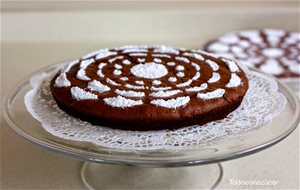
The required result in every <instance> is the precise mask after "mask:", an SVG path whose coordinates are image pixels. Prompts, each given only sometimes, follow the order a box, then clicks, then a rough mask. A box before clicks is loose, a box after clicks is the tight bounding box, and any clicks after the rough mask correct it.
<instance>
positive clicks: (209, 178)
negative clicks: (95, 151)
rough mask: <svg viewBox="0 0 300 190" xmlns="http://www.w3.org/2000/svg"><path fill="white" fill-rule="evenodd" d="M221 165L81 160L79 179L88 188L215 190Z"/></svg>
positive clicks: (220, 177) (218, 181)
mask: <svg viewBox="0 0 300 190" xmlns="http://www.w3.org/2000/svg"><path fill="white" fill-rule="evenodd" d="M222 176H223V169H222V166H221V164H219V163H217V164H208V165H199V166H192V167H177V168H142V167H132V166H119V165H107V164H98V163H92V162H84V163H83V165H82V168H81V180H82V182H83V184H84V186H85V187H86V188H87V189H102V190H104V189H215V188H216V187H217V186H218V184H219V183H220V181H221V179H222Z"/></svg>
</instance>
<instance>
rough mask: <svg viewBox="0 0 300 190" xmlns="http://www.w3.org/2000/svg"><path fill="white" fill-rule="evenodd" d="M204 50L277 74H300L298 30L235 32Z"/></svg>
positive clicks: (285, 76) (283, 76)
mask: <svg viewBox="0 0 300 190" xmlns="http://www.w3.org/2000/svg"><path fill="white" fill-rule="evenodd" d="M204 49H205V50H206V51H209V52H212V53H215V54H217V55H219V56H222V57H226V58H228V59H235V60H237V61H238V62H240V63H243V64H246V65H248V66H253V67H256V68H259V69H261V70H262V71H264V72H266V73H269V74H272V75H274V76H276V77H280V78H299V77H300V60H299V59H300V33H299V32H287V31H284V30H278V29H264V30H252V31H240V32H234V33H229V34H226V35H225V36H223V37H220V38H219V39H217V40H214V41H212V42H210V43H208V44H206V45H205V47H204Z"/></svg>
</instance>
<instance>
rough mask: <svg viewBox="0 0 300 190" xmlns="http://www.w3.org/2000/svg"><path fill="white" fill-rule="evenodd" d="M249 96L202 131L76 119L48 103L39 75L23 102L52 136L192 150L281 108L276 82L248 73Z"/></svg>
mask: <svg viewBox="0 0 300 190" xmlns="http://www.w3.org/2000/svg"><path fill="white" fill-rule="evenodd" d="M247 75H248V78H249V90H248V92H247V94H246V96H245V97H244V100H243V102H242V104H241V106H240V107H239V108H238V109H237V110H235V111H234V112H232V113H230V114H229V115H228V116H227V117H226V118H225V119H222V120H219V121H214V122H210V123H207V124H205V125H203V126H198V125H194V126H189V127H185V128H181V129H178V130H161V131H142V132H140V131H123V130H116V129H111V128H107V127H102V126H95V125H92V124H90V123H88V122H84V121H81V120H79V119H77V118H74V117H72V116H70V115H68V114H66V113H65V112H64V111H62V110H60V109H59V108H58V106H57V105H56V102H55V101H54V99H53V98H52V95H51V92H50V88H49V82H50V80H51V78H52V76H53V74H49V73H42V74H39V75H37V76H35V77H33V78H32V79H31V81H30V83H31V85H32V87H33V89H32V90H30V91H29V92H28V93H27V94H26V96H25V105H26V107H27V110H28V111H29V112H30V113H31V115H32V116H33V117H34V118H35V119H37V120H38V121H40V122H41V124H42V126H43V128H44V129H45V130H46V131H48V132H49V133H51V134H52V135H54V136H57V137H60V138H63V139H68V140H74V141H85V142H90V143H94V144H96V145H100V146H104V147H107V148H115V149H126V150H156V149H168V150H170V149H176V150H178V149H190V148H193V147H195V146H192V145H198V146H199V145H204V144H207V143H212V142H214V141H219V140H224V139H227V138H231V137H234V136H237V135H243V134H245V133H249V132H251V131H254V130H256V129H258V128H260V127H263V126H266V125H267V124H269V123H270V122H271V121H272V118H273V117H275V116H276V115H278V114H279V113H280V112H281V111H282V110H283V108H284V107H285V103H286V99H285V97H284V96H283V95H282V94H281V93H280V92H278V88H277V83H276V81H275V80H274V79H272V78H270V77H267V76H265V75H263V74H260V73H257V72H254V71H249V72H248V74H247Z"/></svg>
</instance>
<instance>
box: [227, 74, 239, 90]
mask: <svg viewBox="0 0 300 190" xmlns="http://www.w3.org/2000/svg"><path fill="white" fill-rule="evenodd" d="M241 82H242V81H241V78H240V77H239V76H238V75H237V74H235V73H232V74H231V77H230V80H229V83H228V84H226V87H227V88H233V87H238V86H240V85H241Z"/></svg>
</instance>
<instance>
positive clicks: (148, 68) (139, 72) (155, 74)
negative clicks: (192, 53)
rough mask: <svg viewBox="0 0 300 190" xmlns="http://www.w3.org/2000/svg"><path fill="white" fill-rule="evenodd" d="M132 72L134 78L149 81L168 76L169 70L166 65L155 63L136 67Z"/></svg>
mask: <svg viewBox="0 0 300 190" xmlns="http://www.w3.org/2000/svg"><path fill="white" fill-rule="evenodd" d="M130 72H131V73H132V74H133V75H134V76H137V77H141V78H147V79H156V78H161V77H163V76H165V75H166V74H168V70H167V68H166V67H165V66H164V65H162V64H157V63H153V62H151V63H145V64H138V65H135V66H133V67H132V68H131V70H130Z"/></svg>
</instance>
